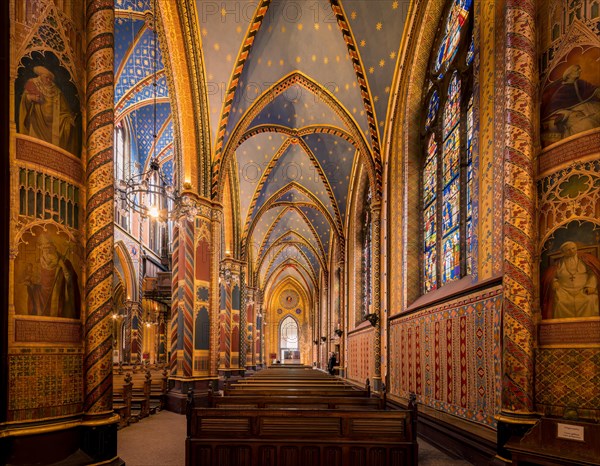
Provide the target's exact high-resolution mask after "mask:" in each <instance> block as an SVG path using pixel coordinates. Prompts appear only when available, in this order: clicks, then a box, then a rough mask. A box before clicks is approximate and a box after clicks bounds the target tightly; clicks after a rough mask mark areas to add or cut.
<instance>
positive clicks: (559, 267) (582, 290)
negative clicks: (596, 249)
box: [542, 241, 600, 319]
mask: <svg viewBox="0 0 600 466" xmlns="http://www.w3.org/2000/svg"><path fill="white" fill-rule="evenodd" d="M560 251H561V252H562V258H561V259H559V260H558V261H557V263H556V264H554V265H553V266H551V267H549V268H548V270H546V272H545V273H544V276H543V278H542V309H543V311H544V314H545V317H546V318H553V319H563V318H569V317H591V316H597V315H598V312H599V307H598V306H599V304H598V283H599V281H600V260H598V258H596V257H595V256H593V255H592V254H586V253H581V252H578V251H577V245H576V244H575V243H574V242H573V241H565V242H564V243H563V244H562V246H561V247H560Z"/></svg>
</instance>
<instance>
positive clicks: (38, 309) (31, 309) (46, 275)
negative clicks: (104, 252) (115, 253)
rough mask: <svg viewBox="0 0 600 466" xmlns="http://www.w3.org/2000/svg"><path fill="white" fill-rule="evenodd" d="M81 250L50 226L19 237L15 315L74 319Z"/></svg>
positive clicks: (77, 306)
mask: <svg viewBox="0 0 600 466" xmlns="http://www.w3.org/2000/svg"><path fill="white" fill-rule="evenodd" d="M81 263H82V247H81V246H80V245H79V244H77V243H76V242H75V241H73V238H71V237H69V236H68V235H67V234H66V233H64V232H63V231H62V230H60V229H59V228H57V227H56V226H55V225H54V224H52V223H48V224H44V225H43V226H39V227H34V228H32V229H31V230H29V231H28V232H26V233H25V234H24V235H23V236H22V242H21V244H20V245H19V253H18V255H17V258H16V260H15V287H14V300H15V301H14V302H15V313H16V314H21V315H32V316H45V317H63V318H70V319H78V318H79V317H80V314H81Z"/></svg>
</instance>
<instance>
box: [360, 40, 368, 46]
mask: <svg viewBox="0 0 600 466" xmlns="http://www.w3.org/2000/svg"><path fill="white" fill-rule="evenodd" d="M365 45H367V41H366V40H364V39H363V40H361V41H360V46H361V47H364V46H365Z"/></svg>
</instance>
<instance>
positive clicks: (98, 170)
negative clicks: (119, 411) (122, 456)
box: [84, 0, 114, 416]
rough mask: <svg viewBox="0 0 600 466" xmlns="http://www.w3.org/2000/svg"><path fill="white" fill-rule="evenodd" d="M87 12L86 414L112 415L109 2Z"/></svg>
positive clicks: (96, 1) (93, 3) (95, 1)
mask: <svg viewBox="0 0 600 466" xmlns="http://www.w3.org/2000/svg"><path fill="white" fill-rule="evenodd" d="M86 6H87V8H86V23H87V24H86V32H87V51H86V52H87V53H86V60H87V62H86V69H87V86H86V98H87V100H86V112H87V115H86V120H87V128H86V135H87V141H86V149H87V162H86V167H87V173H86V174H87V178H86V192H87V197H86V199H87V203H86V213H87V215H86V225H87V238H86V265H87V271H86V283H85V299H86V309H87V312H86V320H85V329H84V332H85V336H84V338H85V361H84V371H85V381H84V390H85V402H84V410H85V412H86V414H87V415H92V416H108V415H112V332H111V328H112V322H111V317H110V315H111V311H112V280H113V242H114V239H113V221H114V217H113V215H114V213H113V210H114V204H113V203H114V200H113V198H114V193H113V119H114V112H113V105H114V103H113V99H114V90H113V89H114V82H113V80H114V72H113V65H114V52H113V43H114V32H113V28H114V6H113V0H89V1H88V2H87V5H86Z"/></svg>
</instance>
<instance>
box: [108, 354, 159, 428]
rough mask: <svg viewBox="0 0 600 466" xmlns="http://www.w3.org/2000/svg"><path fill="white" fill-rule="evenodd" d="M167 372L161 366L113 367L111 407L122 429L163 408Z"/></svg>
mask: <svg viewBox="0 0 600 466" xmlns="http://www.w3.org/2000/svg"><path fill="white" fill-rule="evenodd" d="M167 376H168V372H167V370H166V368H165V367H164V366H158V365H153V366H149V365H145V366H137V365H133V366H124V365H119V366H115V367H114V368H113V410H114V412H115V413H117V414H118V415H119V428H123V427H126V426H128V425H129V424H131V423H132V422H137V421H139V420H140V419H142V418H145V417H147V416H149V415H151V414H155V413H156V412H158V411H160V410H162V409H163V408H164V406H165V401H166V396H167V387H168V384H167V380H168V379H167Z"/></svg>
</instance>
